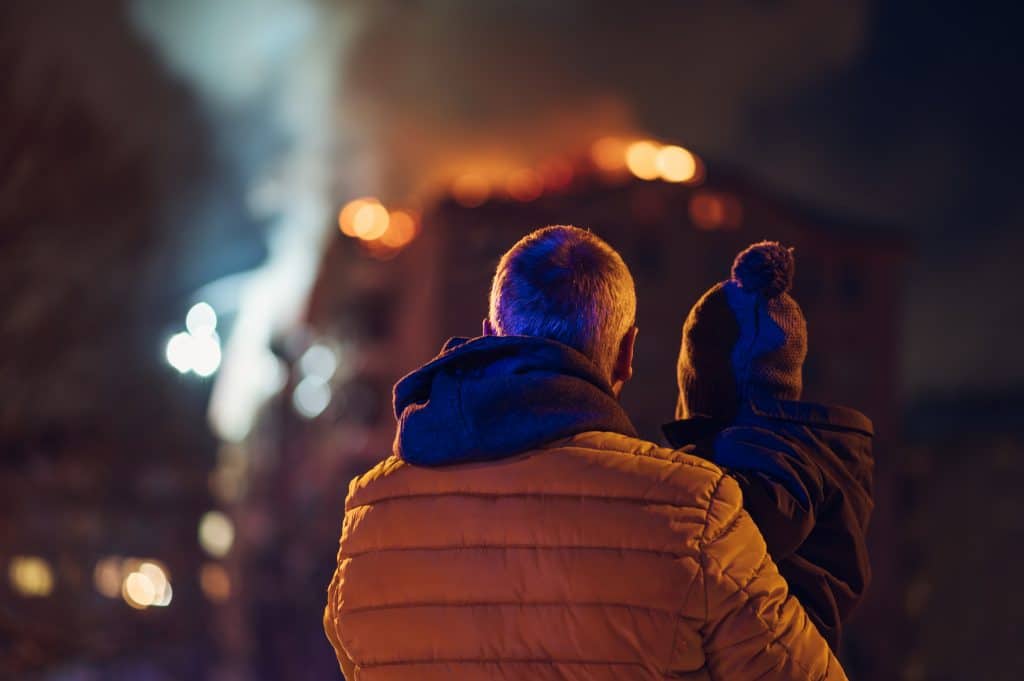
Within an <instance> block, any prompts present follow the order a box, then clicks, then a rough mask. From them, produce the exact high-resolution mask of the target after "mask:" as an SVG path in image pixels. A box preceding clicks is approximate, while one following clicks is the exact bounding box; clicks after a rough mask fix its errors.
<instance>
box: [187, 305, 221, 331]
mask: <svg viewBox="0 0 1024 681" xmlns="http://www.w3.org/2000/svg"><path fill="white" fill-rule="evenodd" d="M185 328H186V329H188V332H189V333H190V334H192V335H193V336H210V335H212V334H213V332H214V331H215V330H216V329H217V313H216V312H214V311H213V308H212V307H210V305H209V304H208V303H196V304H195V305H193V306H192V309H190V310H189V311H188V314H187V315H185Z"/></svg>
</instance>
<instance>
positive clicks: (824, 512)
mask: <svg viewBox="0 0 1024 681" xmlns="http://www.w3.org/2000/svg"><path fill="white" fill-rule="evenodd" d="M793 267H794V262H793V253H792V251H791V250H790V249H787V248H783V247H782V246H781V245H779V244H778V243H774V242H761V243H758V244H754V245H752V246H750V247H749V248H747V249H746V250H745V251H743V252H742V253H740V254H739V255H738V256H737V257H736V260H735V262H734V263H733V267H732V276H731V278H730V279H729V280H728V281H724V282H720V283H718V284H715V285H714V286H713V287H711V289H710V290H708V291H707V292H706V293H705V294H704V295H703V296H702V297H701V299H700V300H699V301H697V304H696V305H694V306H693V309H692V310H690V314H689V316H688V317H687V318H686V323H685V324H684V325H683V339H682V347H681V348H680V352H679V364H678V374H677V375H678V382H679V400H678V403H677V406H676V418H678V419H682V420H679V421H675V422H673V423H669V424H667V425H666V426H665V427H664V431H665V435H666V437H667V438H668V441H669V442H670V443H671V445H672V446H673V447H683V448H685V449H686V450H687V451H689V452H691V453H694V454H697V455H699V456H702V457H704V458H706V459H708V460H710V461H713V462H714V463H715V464H717V465H719V466H720V467H722V468H723V469H725V470H726V471H728V472H729V473H730V474H731V475H732V477H734V478H735V479H736V480H738V481H739V483H740V487H741V488H742V490H743V502H744V506H745V508H746V509H747V511H748V512H749V513H750V515H751V517H753V519H754V521H755V522H756V523H757V525H758V526H759V527H760V529H761V533H762V534H763V535H764V539H765V542H766V543H767V545H768V552H769V553H770V554H771V556H772V558H773V560H774V561H775V562H776V564H777V565H778V567H779V571H780V572H781V573H782V575H783V576H784V577H785V578H786V581H787V582H788V583H789V587H790V591H791V592H792V593H793V595H794V596H796V597H797V599H798V600H799V601H800V602H801V603H802V604H803V606H804V608H805V609H806V611H807V614H808V615H809V616H810V617H811V619H812V620H813V621H814V622H815V624H816V625H817V626H818V630H819V631H820V632H821V634H822V636H824V637H825V639H826V640H827V641H828V642H829V645H830V646H831V647H832V649H833V651H837V652H838V647H839V641H840V637H841V625H842V624H843V622H844V621H845V620H846V619H847V618H848V616H849V615H850V613H851V612H852V611H853V609H854V607H855V606H856V605H857V603H858V602H859V601H860V599H861V598H862V597H863V595H864V590H865V588H866V586H867V583H868V581H869V579H870V565H869V563H868V554H867V547H866V543H865V532H866V530H867V524H868V518H869V516H870V515H871V510H872V507H873V502H872V499H871V472H872V467H873V459H872V454H871V438H872V425H871V421H869V420H868V419H867V417H865V416H864V415H863V414H861V413H860V412H857V411H854V410H853V409H848V408H845V407H832V406H824V405H820V404H812V403H809V402H800V401H798V400H799V399H800V393H801V390H802V387H803V386H802V375H801V374H802V368H803V362H804V358H805V357H806V355H807V326H806V322H805V321H804V316H803V313H802V312H801V310H800V306H799V305H797V303H796V301H795V300H793V298H792V297H791V296H790V295H789V293H788V291H789V290H790V287H791V286H792V280H793Z"/></svg>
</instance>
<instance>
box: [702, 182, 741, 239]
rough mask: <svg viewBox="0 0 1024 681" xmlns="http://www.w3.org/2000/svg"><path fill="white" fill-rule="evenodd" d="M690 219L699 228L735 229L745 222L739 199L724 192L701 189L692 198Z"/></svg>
mask: <svg viewBox="0 0 1024 681" xmlns="http://www.w3.org/2000/svg"><path fill="white" fill-rule="evenodd" d="M689 213H690V220H691V221H692V222H693V224H694V226H696V227H697V228H699V229H704V230H713V229H735V228H737V227H739V226H740V225H741V224H742V223H743V206H742V205H741V204H740V202H739V199H737V198H736V197H735V196H733V195H731V194H726V193H722V192H711V191H699V192H697V193H695V194H694V195H693V196H692V197H691V198H690V206H689Z"/></svg>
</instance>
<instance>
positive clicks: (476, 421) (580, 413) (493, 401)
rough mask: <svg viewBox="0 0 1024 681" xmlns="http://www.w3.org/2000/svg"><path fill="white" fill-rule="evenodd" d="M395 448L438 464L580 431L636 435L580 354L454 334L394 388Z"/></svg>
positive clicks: (525, 340)
mask: <svg viewBox="0 0 1024 681" xmlns="http://www.w3.org/2000/svg"><path fill="white" fill-rule="evenodd" d="M395 415H396V416H397V417H398V432H397V433H396V435H395V446H394V449H395V454H396V455H398V456H399V457H401V458H402V459H403V460H405V461H406V462H408V463H413V464H419V465H425V466H441V465H450V464H457V463H466V462H469V461H486V460H491V459H500V458H504V457H507V456H512V455H515V454H519V453H522V452H526V451H529V450H531V449H535V448H537V447H540V446H541V445H544V444H546V443H548V442H551V441H553V440H558V439H561V438H565V437H569V436H571V435H576V434H578V433H582V432H586V431H606V432H614V433H620V434H622V435H627V436H630V437H636V431H635V429H634V428H633V425H632V423H631V422H630V420H629V417H628V416H626V413H625V412H624V411H623V409H622V407H621V406H620V405H619V402H618V400H617V399H616V398H615V396H614V395H613V394H612V391H611V388H610V387H609V385H608V382H607V381H606V380H605V379H604V378H603V377H602V376H601V374H600V372H599V370H598V369H597V367H596V366H595V365H594V364H593V363H592V362H591V361H590V360H589V359H588V358H587V357H585V356H584V355H583V354H581V353H579V352H577V351H576V350H574V349H572V348H570V347H569V346H567V345H563V344H561V343H558V342H556V341H552V340H548V339H546V338H537V337H528V336H486V337H480V338H474V339H470V340H466V339H452V340H450V341H448V343H446V344H445V346H444V348H443V349H442V351H441V354H439V355H438V356H437V357H436V358H434V359H433V360H432V361H430V362H428V363H427V364H425V365H424V366H422V367H421V368H419V369H417V370H416V371H414V372H412V373H411V374H409V375H408V376H406V377H405V378H403V379H402V380H401V381H399V382H398V383H397V384H396V385H395Z"/></svg>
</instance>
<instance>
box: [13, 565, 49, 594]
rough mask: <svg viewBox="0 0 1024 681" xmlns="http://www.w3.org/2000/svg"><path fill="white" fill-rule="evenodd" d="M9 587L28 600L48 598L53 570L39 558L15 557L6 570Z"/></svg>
mask: <svg viewBox="0 0 1024 681" xmlns="http://www.w3.org/2000/svg"><path fill="white" fill-rule="evenodd" d="M7 575H8V577H9V578H10V580H11V587H13V589H14V590H15V591H16V592H18V593H19V594H21V595H22V596H26V597H29V598H39V597H43V596H49V595H50V593H52V592H53V570H52V569H51V568H50V564H49V563H48V562H46V560H45V559H44V558H40V557H39V556H15V557H14V558H12V559H11V562H10V565H8V568H7Z"/></svg>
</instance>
